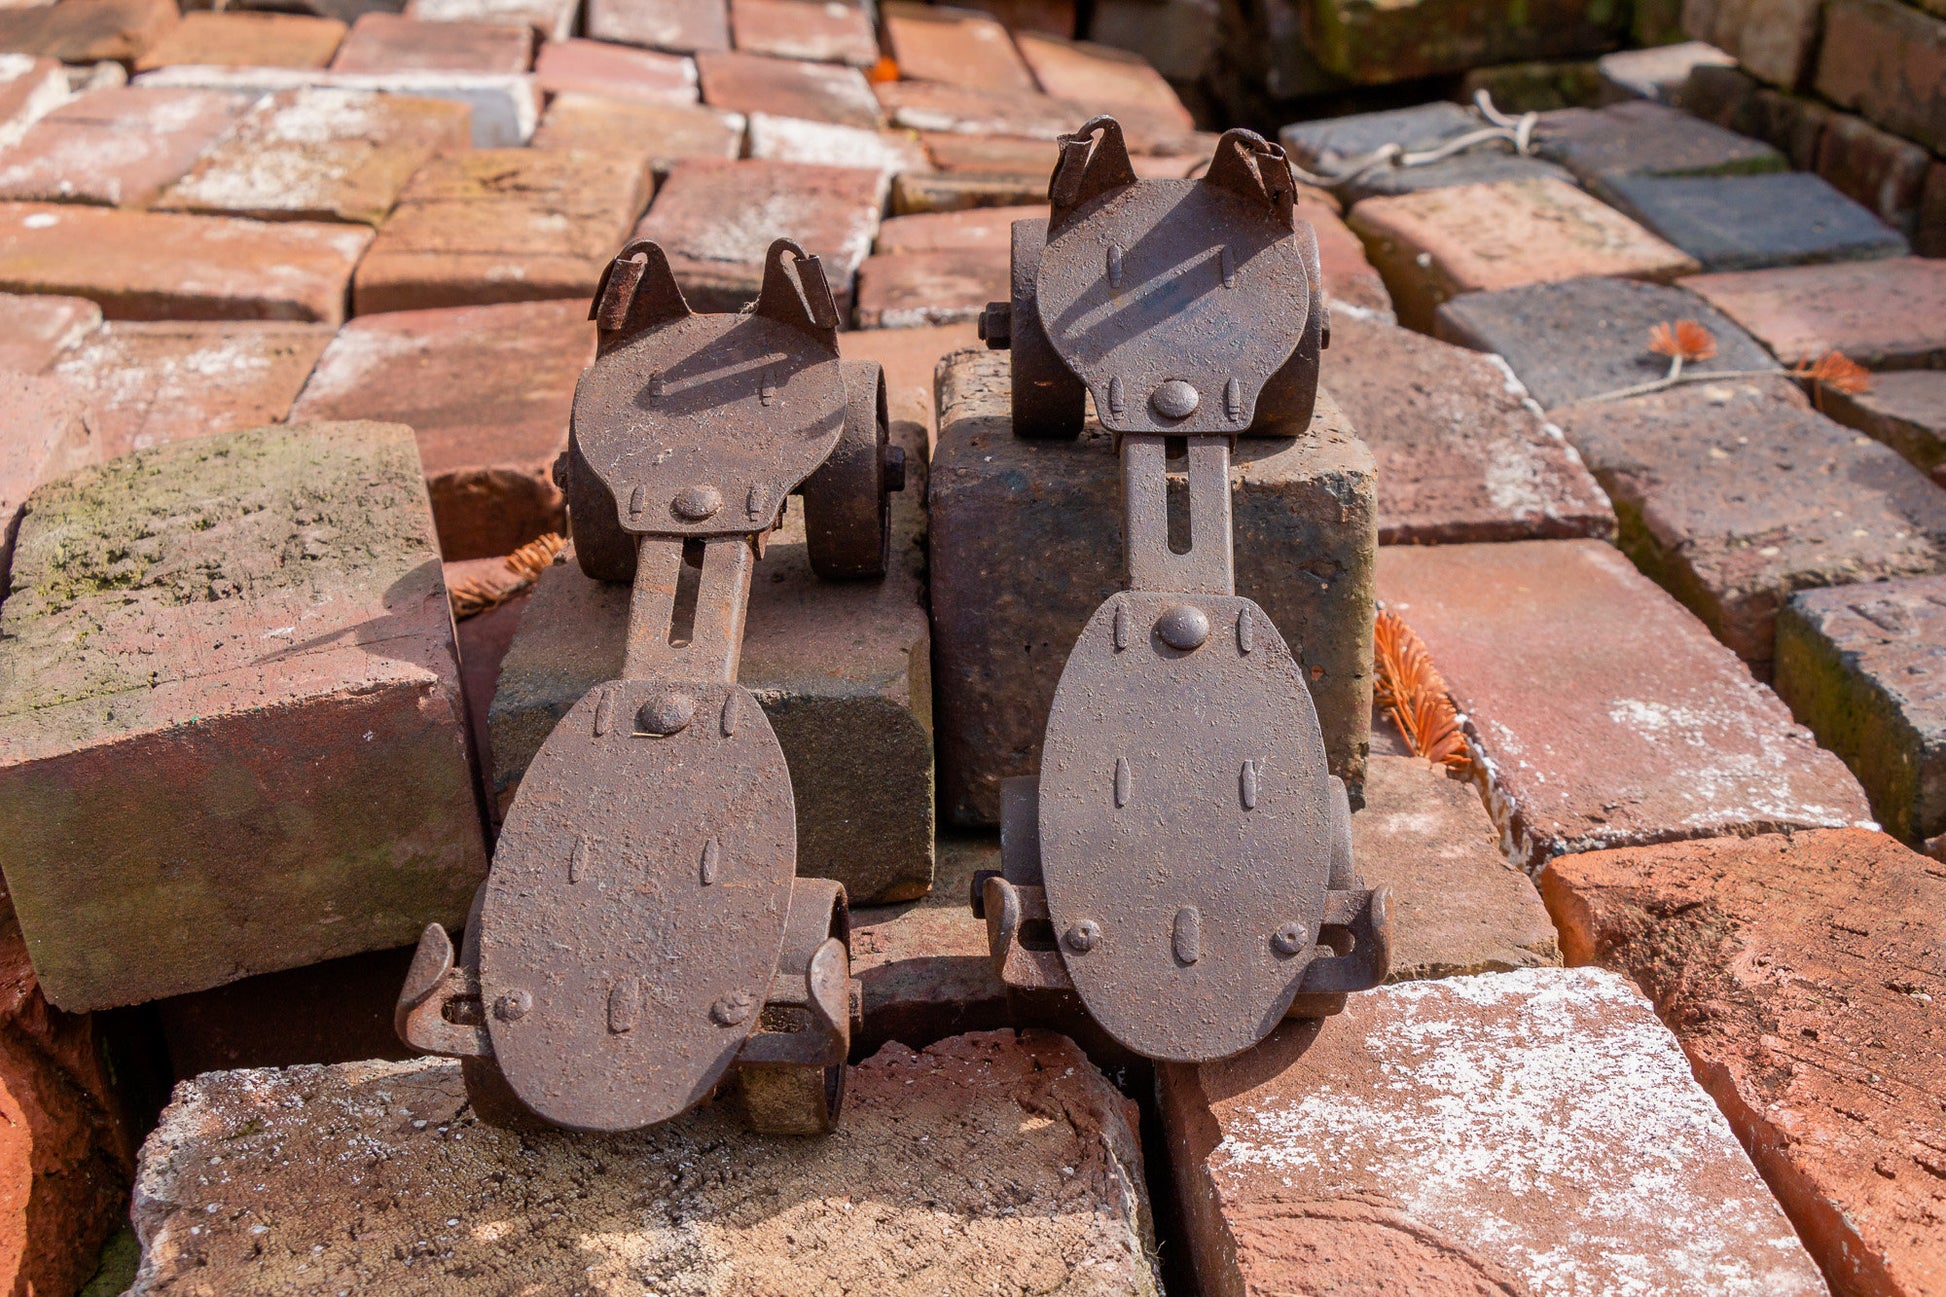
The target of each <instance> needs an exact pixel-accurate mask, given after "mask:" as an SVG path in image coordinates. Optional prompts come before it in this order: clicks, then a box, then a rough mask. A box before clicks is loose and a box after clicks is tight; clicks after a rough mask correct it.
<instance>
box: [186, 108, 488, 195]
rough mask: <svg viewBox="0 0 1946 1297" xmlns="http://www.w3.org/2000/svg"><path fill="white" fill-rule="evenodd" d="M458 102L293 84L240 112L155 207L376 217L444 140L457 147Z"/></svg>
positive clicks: (461, 111) (462, 131) (462, 138)
mask: <svg viewBox="0 0 1946 1297" xmlns="http://www.w3.org/2000/svg"><path fill="white" fill-rule="evenodd" d="M467 132H468V123H467V110H466V109H465V108H463V107H461V106H459V105H458V104H452V103H446V102H443V101H440V100H433V99H411V98H404V97H400V96H394V95H377V94H368V93H358V92H352V93H346V92H343V91H335V90H292V91H286V92H284V93H281V94H277V95H273V96H271V97H270V98H269V99H268V100H265V101H264V102H261V103H259V104H257V106H256V107H254V108H252V109H251V110H250V111H249V112H247V113H245V114H244V115H243V117H242V119H241V120H239V121H238V122H237V124H236V127H235V129H234V130H232V131H231V132H230V133H229V134H228V135H227V136H225V137H224V138H223V139H222V140H221V141H219V142H218V143H217V144H216V145H215V146H214V147H212V148H211V149H209V151H208V152H206V153H204V154H203V156H202V157H201V158H200V159H199V160H198V161H197V163H196V165H195V166H193V167H191V168H190V170H189V172H188V174H186V175H185V176H183V178H182V179H180V180H178V181H176V182H175V183H174V184H173V185H170V186H169V188H168V189H167V190H166V191H164V192H163V194H162V196H161V197H160V198H159V199H157V200H156V202H155V204H154V206H155V208H156V209H157V210H158V211H177V212H200V213H205V214H209V215H219V216H255V217H261V218H265V219H271V220H325V221H351V222H361V223H363V224H366V225H377V224H378V223H379V222H381V221H383V220H384V219H385V217H386V214H387V213H389V212H390V211H391V210H392V204H393V203H394V202H395V201H396V200H397V199H398V197H399V193H400V191H401V190H402V189H404V188H405V183H406V181H407V179H408V178H410V177H411V175H412V173H413V172H414V171H417V170H418V169H419V167H420V165H421V164H423V163H424V162H426V161H427V160H428V159H429V158H431V157H432V156H433V155H434V154H435V153H437V152H439V151H440V150H442V149H449V148H456V147H461V146H464V144H465V143H466V139H467Z"/></svg>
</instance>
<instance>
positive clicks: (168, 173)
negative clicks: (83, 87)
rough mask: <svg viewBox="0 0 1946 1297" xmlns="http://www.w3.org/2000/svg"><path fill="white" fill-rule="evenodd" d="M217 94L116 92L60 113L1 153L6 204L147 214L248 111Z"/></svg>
mask: <svg viewBox="0 0 1946 1297" xmlns="http://www.w3.org/2000/svg"><path fill="white" fill-rule="evenodd" d="M250 103H251V101H250V99H249V97H248V96H246V95H233V94H225V93H223V92H222V91H216V90H158V89H154V88H151V87H147V86H111V87H109V88H107V89H102V90H93V91H90V92H88V93H87V94H84V95H81V96H79V97H77V98H75V99H73V100H71V101H69V102H68V103H65V104H63V105H61V107H59V108H57V109H55V110H54V111H53V112H51V113H49V114H48V115H47V116H45V117H43V118H41V119H40V120H39V121H38V122H35V123H34V124H33V125H32V126H31V127H29V128H28V129H27V133H26V134H25V135H24V136H22V137H21V140H20V143H18V144H16V145H14V146H13V147H12V148H10V149H7V150H6V151H5V152H4V153H0V198H6V199H15V200H23V201H28V202H35V201H44V202H55V203H59V202H78V203H100V204H102V205H104V206H108V207H143V206H146V205H147V204H148V202H149V200H150V199H152V198H154V197H155V196H156V195H157V194H158V193H160V192H161V190H162V187H163V186H164V185H167V184H170V183H172V182H173V181H174V180H176V179H177V177H179V176H181V175H182V173H183V172H185V171H187V170H189V167H190V164H191V163H193V162H195V160H196V158H197V156H198V155H200V154H201V153H202V152H203V150H204V149H207V148H208V147H209V146H210V145H211V144H213V143H214V142H215V141H216V140H217V139H218V137H220V136H221V135H222V134H223V133H224V132H226V131H228V130H229V129H230V128H231V126H232V125H233V124H234V123H235V122H236V119H237V118H238V117H240V116H241V115H242V114H243V112H244V110H245V109H247V108H249V107H250Z"/></svg>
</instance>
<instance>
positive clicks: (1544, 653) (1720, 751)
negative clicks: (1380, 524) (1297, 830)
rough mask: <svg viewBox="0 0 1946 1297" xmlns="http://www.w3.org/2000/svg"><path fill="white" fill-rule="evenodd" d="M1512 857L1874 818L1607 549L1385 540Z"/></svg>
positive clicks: (1383, 582) (1389, 562) (1398, 591)
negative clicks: (1475, 755) (1476, 759)
mask: <svg viewBox="0 0 1946 1297" xmlns="http://www.w3.org/2000/svg"><path fill="white" fill-rule="evenodd" d="M1378 593H1379V596H1380V597H1381V598H1383V599H1384V600H1385V605H1386V607H1387V608H1388V609H1390V610H1391V611H1393V612H1396V613H1397V614H1398V615H1399V616H1400V617H1401V618H1403V619H1404V621H1405V623H1406V625H1408V626H1410V627H1411V628H1412V629H1413V631H1414V632H1416V633H1417V634H1418V636H1419V638H1420V639H1421V640H1423V641H1424V642H1425V645H1426V648H1427V651H1428V652H1429V653H1430V654H1431V657H1432V662H1433V665H1434V666H1435V667H1436V668H1438V670H1439V672H1440V674H1441V675H1442V676H1443V677H1444V678H1445V681H1446V685H1447V688H1448V691H1449V692H1450V694H1451V696H1452V700H1453V703H1454V705H1455V706H1456V707H1458V708H1459V710H1460V712H1461V714H1462V715H1463V716H1464V718H1465V724H1466V729H1467V733H1468V735H1469V737H1470V739H1471V740H1472V742H1473V743H1474V745H1475V746H1476V748H1477V750H1478V754H1479V755H1480V757H1481V759H1482V761H1483V762H1484V780H1485V787H1486V790H1487V809H1488V811H1489V812H1491V814H1492V815H1493V818H1494V822H1495V824H1497V825H1498V826H1499V828H1500V833H1501V841H1502V844H1503V849H1504V850H1505V851H1506V852H1507V854H1508V856H1509V858H1510V859H1513V860H1515V861H1517V862H1519V863H1521V864H1524V865H1526V866H1527V867H1528V868H1529V869H1530V870H1533V869H1538V868H1540V867H1541V866H1542V865H1544V864H1546V863H1547V861H1548V859H1549V858H1550V857H1553V856H1556V855H1560V854H1563V853H1571V852H1576V851H1594V850H1599V849H1602V848H1604V847H1613V846H1635V845H1643V844H1649V843H1655V842H1667V841H1674V840H1678V839H1683V838H1697V837H1721V836H1725V835H1742V836H1748V835H1751V834H1756V833H1772V832H1779V831H1783V830H1787V829H1796V828H1843V827H1849V826H1852V825H1856V824H1869V823H1870V822H1871V808H1870V807H1869V806H1868V805H1867V803H1866V800H1865V794H1864V791H1863V790H1862V789H1860V788H1859V786H1858V781H1857V780H1856V779H1854V778H1853V777H1852V774H1851V772H1850V771H1849V770H1846V769H1845V767H1844V763H1843V762H1841V761H1839V760H1838V758H1837V757H1835V756H1833V755H1832V754H1831V753H1829V752H1826V751H1824V750H1823V749H1821V748H1819V747H1818V746H1817V744H1816V743H1815V742H1813V740H1812V737H1811V734H1810V732H1809V731H1808V730H1806V729H1804V728H1803V727H1802V726H1800V725H1797V724H1795V723H1794V722H1793V721H1792V720H1791V716H1790V712H1789V711H1788V710H1787V709H1786V708H1785V706H1784V704H1783V703H1782V702H1780V701H1779V700H1778V698H1777V695H1775V694H1773V693H1772V692H1770V690H1768V689H1766V688H1764V687H1763V686H1762V685H1760V684H1758V683H1757V682H1756V681H1755V680H1753V679H1751V678H1750V672H1749V670H1748V669H1747V668H1746V667H1745V666H1744V665H1743V663H1742V662H1741V661H1739V660H1738V659H1737V657H1736V655H1735V654H1733V653H1731V652H1730V651H1729V650H1728V649H1727V648H1725V647H1723V646H1722V645H1721V644H1719V643H1717V642H1716V641H1715V640H1714V639H1713V638H1711V636H1710V633H1709V631H1708V629H1707V628H1705V627H1704V626H1703V624H1702V623H1701V622H1699V621H1697V620H1696V618H1695V617H1693V616H1691V615H1690V613H1689V612H1688V611H1687V610H1686V609H1684V608H1683V607H1682V606H1681V605H1680V604H1678V603H1677V602H1676V601H1675V600H1674V599H1672V598H1670V597H1669V596H1668V595H1667V594H1665V593H1664V592H1663V591H1662V590H1660V589H1659V588H1657V587H1656V586H1655V585H1654V584H1653V583H1652V582H1650V581H1649V580H1648V578H1646V577H1644V576H1643V575H1642V574H1641V573H1640V572H1637V571H1636V570H1635V568H1634V567H1633V566H1632V565H1631V564H1630V563H1629V561H1628V559H1627V558H1625V557H1624V556H1623V555H1622V554H1620V553H1618V552H1617V551H1616V550H1615V549H1614V547H1612V546H1610V545H1606V544H1603V543H1601V542H1600V541H1592V540H1541V541H1511V542H1508V543H1505V544H1499V545H1388V546H1385V547H1384V548H1383V549H1381V550H1379V554H1378Z"/></svg>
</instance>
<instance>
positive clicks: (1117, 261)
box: [1108, 243, 1122, 288]
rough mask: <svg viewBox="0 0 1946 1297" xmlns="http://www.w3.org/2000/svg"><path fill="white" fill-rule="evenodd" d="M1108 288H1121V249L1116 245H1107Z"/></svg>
mask: <svg viewBox="0 0 1946 1297" xmlns="http://www.w3.org/2000/svg"><path fill="white" fill-rule="evenodd" d="M1108 286H1109V287H1110V288H1120V287H1121V286H1122V249H1121V245H1120V244H1117V243H1111V244H1109V245H1108Z"/></svg>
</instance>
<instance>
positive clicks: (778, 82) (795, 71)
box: [696, 50, 879, 130]
mask: <svg viewBox="0 0 1946 1297" xmlns="http://www.w3.org/2000/svg"><path fill="white" fill-rule="evenodd" d="M696 71H697V73H698V74H699V75H700V76H701V77H702V81H703V102H704V103H706V104H709V105H710V106H711V107H714V108H727V109H729V110H731V111H732V112H739V113H769V114H770V115H771V116H773V117H801V118H804V119H805V120H807V121H814V122H836V123H837V124H838V125H840V126H861V127H864V128H866V129H867V130H872V129H876V128H877V126H878V124H879V109H878V100H876V99H875V98H873V97H872V88H871V86H870V84H869V83H867V82H866V80H865V74H864V73H862V72H860V71H859V70H858V69H857V68H852V67H845V66H843V65H841V64H836V63H803V62H799V61H798V60H796V59H773V58H766V57H765V56H763V55H761V54H744V53H740V52H736V51H729V50H704V51H702V52H701V53H699V54H697V56H696Z"/></svg>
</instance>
